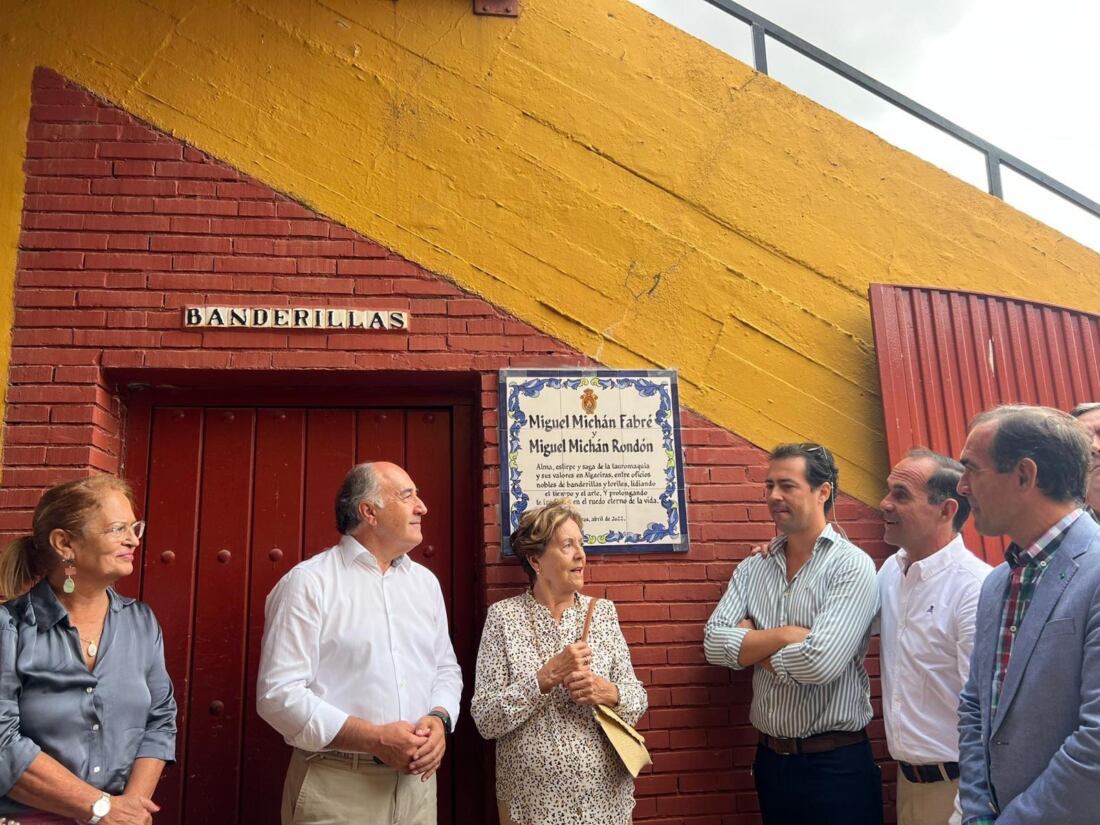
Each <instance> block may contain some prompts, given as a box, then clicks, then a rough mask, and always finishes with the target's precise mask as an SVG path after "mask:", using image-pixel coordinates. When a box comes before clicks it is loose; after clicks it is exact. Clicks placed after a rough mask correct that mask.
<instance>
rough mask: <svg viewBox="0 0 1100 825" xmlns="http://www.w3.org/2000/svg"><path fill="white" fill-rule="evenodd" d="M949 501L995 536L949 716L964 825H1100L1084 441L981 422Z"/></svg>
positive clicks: (1040, 412) (1097, 621) (1079, 432)
mask: <svg viewBox="0 0 1100 825" xmlns="http://www.w3.org/2000/svg"><path fill="white" fill-rule="evenodd" d="M962 463H963V467H964V468H965V469H964V472H963V477H962V479H961V480H960V482H959V492H961V493H962V494H963V495H965V496H966V497H967V498H968V499H969V501H970V503H971V506H972V508H973V513H974V522H975V525H976V526H977V528H978V530H979V531H980V532H982V533H984V534H985V535H988V536H999V535H1006V536H1008V537H1009V538H1010V539H1012V544H1011V545H1010V547H1009V549H1008V550H1007V551H1006V553H1005V559H1006V561H1005V563H1004V564H1002V565H1000V566H999V567H997V568H996V569H995V570H994V571H993V572H992V573H990V574H989V576H988V577H987V578H986V580H985V583H984V584H983V586H982V593H981V598H980V600H979V602H978V616H977V630H976V634H975V644H974V655H973V657H972V659H971V667H970V678H969V679H968V681H967V684H966V687H965V688H964V689H963V692H962V697H961V701H960V704H959V764H960V771H961V776H960V784H959V797H960V802H961V805H962V813H963V822H964V825H988V823H994V822H995V823H997V825H1039V823H1042V825H1095V823H1097V822H1100V813H1098V811H1100V525H1097V523H1096V522H1094V521H1093V520H1092V519H1091V518H1088V517H1087V516H1085V514H1084V511H1083V510H1082V507H1081V505H1082V501H1083V499H1084V495H1085V485H1086V475H1087V472H1088V469H1089V441H1088V438H1087V436H1086V435H1085V432H1084V431H1083V429H1082V428H1081V427H1080V426H1079V425H1078V424H1077V423H1076V422H1075V421H1074V420H1073V419H1072V418H1071V417H1070V416H1068V415H1067V414H1065V413H1062V412H1059V411H1057V410H1052V409H1048V408H1046V407H1026V406H1005V407H998V408H996V409H993V410H990V411H989V412H986V413H983V414H982V415H979V416H978V417H977V418H976V419H975V420H974V421H973V423H972V424H971V426H970V433H969V435H968V436H967V440H966V446H965V447H964V449H963V454H962Z"/></svg>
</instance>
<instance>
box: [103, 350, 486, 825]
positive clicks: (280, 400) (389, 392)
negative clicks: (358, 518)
mask: <svg viewBox="0 0 1100 825" xmlns="http://www.w3.org/2000/svg"><path fill="white" fill-rule="evenodd" d="M168 373H170V374H168ZM180 373H183V374H182V375H181V374H180ZM334 373H335V374H334ZM306 375H308V379H306ZM321 376H323V378H322V380H321V381H318V380H316V379H317V377H318V373H317V372H312V373H305V374H303V372H302V371H293V372H292V373H291V374H289V375H288V374H287V373H281V372H278V371H271V372H254V371H234V370H218V371H209V372H208V371H205V370H202V371H199V370H178V371H177V370H172V371H159V372H157V373H156V374H151V372H149V371H143V370H126V371H119V372H113V374H111V375H109V376H106V377H108V378H109V381H108V383H110V384H112V385H113V386H114V387H115V388H116V390H117V392H118V395H119V397H120V398H121V401H122V405H121V406H122V455H121V460H120V470H119V475H120V476H121V477H123V478H126V480H127V481H128V482H129V483H130V485H131V487H132V489H133V492H134V500H135V502H136V503H137V505H138V507H139V508H141V509H142V510H144V507H145V505H146V503H147V494H148V478H149V472H150V459H151V451H150V445H151V434H152V420H153V410H154V408H156V407H164V406H172V407H196V408H206V409H209V408H217V407H268V408H270V407H287V408H314V407H325V408H334V407H340V408H365V407H370V408H378V407H394V408H404V409H415V408H421V407H423V408H435V409H439V408H441V407H442V408H446V409H448V410H449V411H450V413H451V436H452V442H451V443H452V451H453V460H452V467H451V479H452V483H451V490H452V500H451V508H452V524H453V531H454V536H455V547H454V548H453V554H452V562H451V564H452V570H451V581H452V587H453V591H452V592H453V598H452V603H451V616H450V622H451V636H452V640H453V644H454V648H455V655H456V656H457V658H458V661H459V664H460V666H461V667H462V676H463V690H462V705H463V706H464V707H466V708H468V707H469V701H470V697H471V695H472V693H473V685H474V663H475V660H476V657H477V645H478V641H479V638H480V624H479V623H478V617H480V616H482V615H484V609H485V605H484V600H485V599H484V588H483V587H481V583H482V582H481V580H482V576H483V573H482V567H483V565H482V564H481V555H482V553H481V552H480V550H481V547H482V546H483V542H482V536H481V526H482V524H481V521H482V518H481V506H482V497H481V492H480V491H481V486H482V485H481V478H482V463H483V462H482V457H483V450H482V444H481V441H482V438H481V415H480V405H479V403H478V402H479V398H480V376H479V374H478V373H466V374H456V373H437V374H431V373H424V372H409V373H384V374H375V373H364V372H361V371H360V372H344V371H327V370H326V371H323V372H321ZM437 378H438V379H441V380H433V379H437ZM151 379H152V380H151ZM288 379H289V380H288ZM365 379H367V380H365ZM318 384H321V386H317V385H318ZM333 494H334V495H335V490H334V491H333ZM119 584H120V585H121V587H120V588H119V589H120V590H121V591H122V592H124V593H125V595H128V596H132V597H134V598H140V596H141V593H142V592H143V590H144V569H143V566H142V567H138V569H136V570H135V571H134V575H133V576H130V577H128V578H127V579H123V580H121V581H120V582H119ZM457 730H458V731H459V732H461V734H462V735H460V736H456V737H455V738H454V739H452V744H453V749H452V753H451V754H449V759H450V762H451V769H452V771H453V773H454V783H453V789H454V794H455V796H454V798H453V799H451V800H450V805H451V809H452V811H453V822H454V823H455V825H474V823H481V822H486V821H490V818H491V817H492V816H493V815H495V811H488V810H483V809H484V808H485V806H486V804H487V803H486V802H485V799H486V794H485V793H483V792H482V789H481V784H482V778H481V777H480V776H479V774H480V768H481V766H482V765H484V764H485V760H486V754H487V745H486V743H485V742H484V741H483V740H482V739H481V737H480V736H479V735H478V733H477V731H476V730H475V728H474V726H473V722H472V721H471V720H470V718H469V714H460V715H459V720H458V728H457ZM180 746H185V743H182V742H180V743H177V747H180ZM460 796H461V798H460ZM494 796H495V795H494Z"/></svg>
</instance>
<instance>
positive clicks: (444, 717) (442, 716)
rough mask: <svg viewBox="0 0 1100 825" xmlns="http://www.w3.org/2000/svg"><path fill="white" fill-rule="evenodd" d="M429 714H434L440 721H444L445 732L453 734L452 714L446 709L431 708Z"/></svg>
mask: <svg viewBox="0 0 1100 825" xmlns="http://www.w3.org/2000/svg"><path fill="white" fill-rule="evenodd" d="M428 716H434V717H435V718H436V719H438V720H439V721H440V722H442V723H443V732H444V733H446V734H447V735H448V736H450V735H451V714H449V713H447V711H445V710H429V711H428Z"/></svg>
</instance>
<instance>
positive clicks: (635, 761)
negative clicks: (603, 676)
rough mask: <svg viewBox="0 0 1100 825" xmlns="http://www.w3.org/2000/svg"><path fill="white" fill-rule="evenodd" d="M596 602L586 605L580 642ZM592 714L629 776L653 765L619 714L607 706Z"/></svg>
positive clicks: (585, 638)
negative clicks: (586, 609)
mask: <svg viewBox="0 0 1100 825" xmlns="http://www.w3.org/2000/svg"><path fill="white" fill-rule="evenodd" d="M598 601H599V599H592V600H591V601H590V602H589V603H588V615H587V616H585V619H584V632H583V633H582V634H581V641H584V642H587V641H588V630H589V628H590V627H591V626H592V613H593V611H595V609H596V602H598ZM592 712H593V714H594V715H595V717H596V721H597V722H598V723H599V725H600V729H601V730H602V731H603V732H604V735H605V736H606V737H607V741H608V742H610V743H611V747H613V748H614V749H615V753H617V754H618V755H619V759H621V760H622V763H623V765H624V766H625V767H626V769H627V770H628V771H630V775H631V776H633V777H634V778H635V779H637V778H638V774H639V773H641V772H642V768H644V767H645V766H646V765H652V764H653V759H652V757H650V755H649V751H648V750H646V746H645V737H644V736H642V735H641V734H640V733H638V731H636V730H634V726H633V725H630V724H628V723H627V722H626V721H624V720H623V718H622V717H621V716H619V714H617V713H615V711H613V710H612V709H611V708H609V707H608V706H607V705H596V706H595V707H594V708H593V709H592Z"/></svg>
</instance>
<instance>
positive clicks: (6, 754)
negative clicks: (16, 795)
mask: <svg viewBox="0 0 1100 825" xmlns="http://www.w3.org/2000/svg"><path fill="white" fill-rule="evenodd" d="M18 653H19V634H18V632H17V631H16V628H15V625H14V623H13V622H12V619H11V614H10V613H9V612H8V611H7V610H5V609H0V796H6V795H7V793H8V791H10V790H11V789H12V786H14V785H15V783H16V782H18V781H19V778H20V777H21V776H22V775H23V772H24V771H26V770H27V768H28V767H29V766H30V764H31V762H33V761H34V758H35V757H36V756H38V754H39V752H40V751H41V750H42V749H41V748H39V747H38V745H36V744H35V743H34V742H32V741H31V740H30V739H27V738H26V737H25V736H23V735H22V734H21V733H20V729H19V693H20V690H21V684H20V681H19V671H18V670H17V669H16V659H17V658H18Z"/></svg>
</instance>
